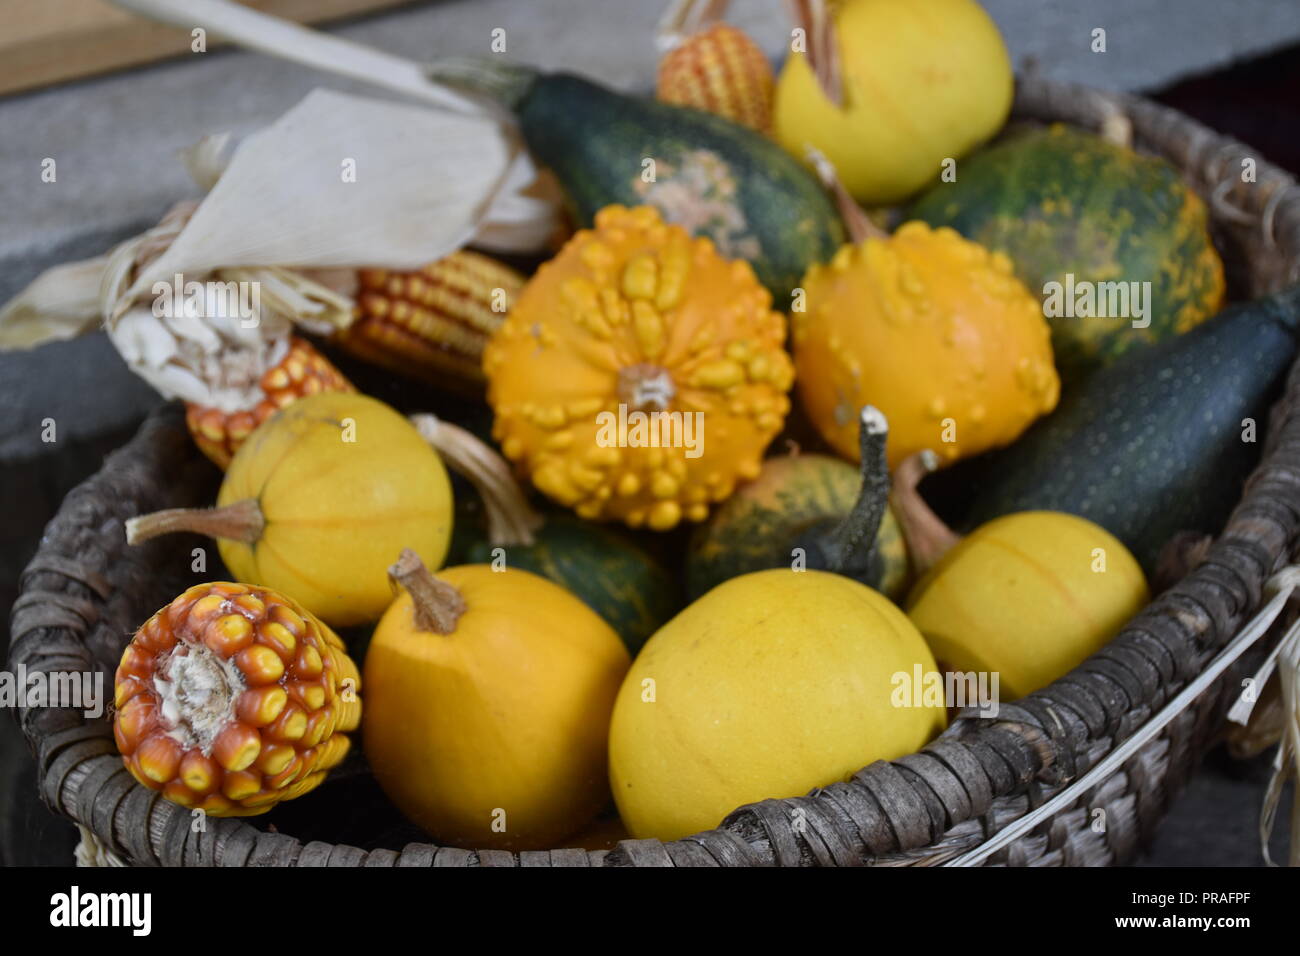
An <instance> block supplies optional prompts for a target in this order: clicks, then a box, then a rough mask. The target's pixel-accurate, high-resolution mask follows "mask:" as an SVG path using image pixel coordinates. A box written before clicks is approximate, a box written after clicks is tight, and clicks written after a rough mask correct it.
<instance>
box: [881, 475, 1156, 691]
mask: <svg viewBox="0 0 1300 956" xmlns="http://www.w3.org/2000/svg"><path fill="white" fill-rule="evenodd" d="M921 458H922V456H918V457H917V458H915V459H909V460H908V461H907V462H905V463H904V465H903V467H902V468H900V469H899V471H898V473H897V475H896V476H895V481H894V507H895V510H896V512H897V513H898V516H899V520H900V522H901V523H902V525H903V531H904V535H905V537H906V538H907V542H908V549H909V552H910V553H911V554H912V557H913V559H914V561H916V562H918V563H919V564H920V565H921V566H922V567H923V568H927V569H926V570H925V573H924V574H923V576H922V577H921V579H920V580H919V581H918V582H917V584H916V586H915V588H913V590H912V593H911V595H910V596H909V598H908V601H907V615H908V617H909V618H911V620H912V623H913V624H915V625H916V627H917V628H918V629H919V630H920V632H921V633H922V634H923V635H924V636H925V639H926V641H927V643H929V645H930V648H931V650H933V651H934V656H935V657H936V658H937V659H938V660H939V662H940V663H941V665H942V666H943V667H945V668H946V669H950V670H954V671H964V672H965V671H975V672H982V673H987V674H993V673H996V674H998V679H999V685H1000V686H999V696H1000V698H1001V699H1002V700H1003V701H1010V700H1014V699H1016V698H1017V697H1023V696H1024V695H1025V694H1028V693H1030V692H1032V691H1035V690H1038V689H1039V688H1041V687H1045V686H1046V685H1047V684H1050V683H1051V682H1052V681H1054V680H1056V679H1057V678H1058V677H1062V676H1064V675H1065V674H1066V673H1068V672H1069V671H1070V670H1072V669H1073V668H1074V667H1076V666H1078V665H1079V664H1081V663H1083V661H1084V659H1085V658H1087V657H1088V656H1089V655H1091V654H1092V653H1093V652H1095V651H1098V650H1100V649H1101V648H1102V647H1103V646H1105V645H1106V643H1107V642H1108V641H1109V640H1110V639H1111V638H1112V637H1114V636H1115V634H1116V633H1117V632H1118V631H1119V630H1120V628H1121V627H1123V626H1124V624H1125V623H1127V622H1128V621H1129V619H1130V618H1132V617H1133V616H1134V615H1135V614H1137V613H1138V611H1140V610H1141V609H1142V608H1143V607H1145V606H1146V603H1147V601H1148V599H1149V594H1148V592H1147V585H1146V579H1145V578H1144V577H1143V575H1142V569H1141V567H1140V566H1139V565H1138V563H1137V559H1136V558H1134V557H1133V555H1132V554H1130V553H1129V551H1128V549H1127V548H1125V547H1124V545H1123V544H1122V543H1121V542H1120V541H1119V539H1118V538H1116V537H1115V536H1114V535H1112V534H1111V533H1110V532H1108V531H1107V530H1106V529H1104V528H1102V527H1100V526H1098V525H1096V524H1093V523H1092V522H1091V521H1087V520H1085V519H1083V518H1079V517H1076V516H1075V515H1071V514H1065V513H1063V512H1059V511H1022V512H1019V513H1017V514H1011V515H1006V516H1004V517H1001V518H996V519H994V520H993V521H989V522H987V523H986V524H983V525H981V526H980V527H979V528H977V529H976V530H974V531H973V532H971V533H970V534H969V535H967V536H966V537H964V538H960V539H959V538H957V537H956V535H954V534H953V533H952V532H951V531H949V530H948V529H947V528H946V527H944V525H943V524H942V523H941V522H940V521H939V519H938V518H937V517H935V515H934V514H933V512H931V511H930V510H929V508H928V507H926V505H925V503H924V502H923V501H922V500H921V498H920V496H919V495H918V494H917V492H916V480H917V478H918V477H919V476H920V474H922V473H923V471H924V465H923V464H922V463H921Z"/></svg>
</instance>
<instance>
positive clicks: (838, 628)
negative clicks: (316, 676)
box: [367, 569, 945, 840]
mask: <svg viewBox="0 0 1300 956" xmlns="http://www.w3.org/2000/svg"><path fill="white" fill-rule="evenodd" d="M918 665H919V666H920V668H921V669H922V671H923V672H924V673H930V672H933V671H934V669H935V664H934V658H933V657H932V656H931V655H930V651H929V649H928V648H927V647H926V646H925V642H924V640H922V638H921V635H920V634H918V633H917V631H916V628H915V627H913V626H912V625H911V623H910V622H909V621H908V620H907V618H906V617H905V616H904V615H903V613H902V612H901V611H900V610H898V608H896V607H895V606H894V605H893V604H891V603H890V602H889V601H888V600H887V599H886V598H884V597H882V596H881V595H880V594H879V593H877V592H876V591H873V590H871V588H868V587H867V586H866V585H863V584H859V583H858V582H856V581H853V580H851V579H849V578H845V577H841V576H839V575H835V574H829V573H826V572H822V571H804V572H795V571H791V570H786V569H776V570H769V571H756V572H754V573H752V574H746V575H742V576H740V577H738V578H732V579H731V580H729V581H726V582H724V583H723V584H721V585H719V586H718V587H716V588H715V589H713V590H712V591H710V592H709V593H708V594H706V595H705V596H704V597H702V598H701V599H700V600H698V601H696V602H695V603H694V604H692V605H691V606H690V607H688V608H687V609H686V610H685V611H683V612H682V613H681V614H679V615H678V616H677V617H675V618H674V619H673V620H672V621H670V622H668V624H666V625H664V627H663V628H662V629H660V631H659V632H658V633H657V634H655V636H654V637H652V638H651V639H650V641H649V643H647V644H646V646H645V647H644V648H643V649H642V651H641V653H640V655H638V657H637V659H636V661H635V663H634V664H633V665H632V669H631V670H630V671H629V672H628V675H627V679H626V680H624V682H623V687H622V689H621V690H620V691H619V695H618V702H617V703H616V704H615V707H614V718H613V721H612V723H611V726H610V741H609V750H610V781H611V784H612V786H613V789H614V798H615V800H616V801H617V803H618V809H619V813H620V814H621V815H622V818H623V822H624V823H625V824H626V825H627V828H628V830H629V831H630V832H631V833H632V834H633V835H634V836H636V837H656V838H658V839H660V840H671V839H676V838H678V837H682V836H686V835H689V834H691V833H695V832H697V831H699V830H704V829H708V828H710V827H714V826H717V825H718V823H719V822H721V820H722V818H723V817H724V816H726V815H727V814H728V813H729V812H731V811H732V810H734V809H735V808H737V807H739V806H741V805H743V804H746V803H752V802H754V801H757V800H762V799H765V798H768V797H792V796H798V795H801V794H804V793H807V792H808V791H809V790H811V789H812V788H813V787H819V786H826V785H827V784H830V783H833V782H835V781H837V780H845V779H847V778H848V777H850V776H851V775H852V774H854V773H856V772H857V771H858V770H860V769H862V768H863V767H865V766H866V765H867V764H869V763H871V762H872V761H875V760H882V759H884V760H888V759H893V758H896V757H901V756H904V755H905V754H908V753H911V752H913V751H915V750H917V749H919V748H920V747H921V746H923V745H924V744H925V743H926V742H927V741H928V740H930V738H931V737H933V736H934V735H935V734H936V733H938V732H939V730H941V729H942V727H943V725H944V719H945V717H944V709H943V707H942V706H924V707H923V706H898V707H896V706H894V702H895V699H896V692H897V691H898V689H899V686H900V684H899V679H898V675H906V678H905V679H909V680H910V679H911V678H912V676H913V674H914V668H915V667H917V666H918ZM368 680H369V677H368V676H367V681H368ZM370 692H371V694H372V695H373V694H374V693H375V691H374V689H373V687H372V688H371V691H370ZM368 699H369V698H368ZM368 706H369V705H368Z"/></svg>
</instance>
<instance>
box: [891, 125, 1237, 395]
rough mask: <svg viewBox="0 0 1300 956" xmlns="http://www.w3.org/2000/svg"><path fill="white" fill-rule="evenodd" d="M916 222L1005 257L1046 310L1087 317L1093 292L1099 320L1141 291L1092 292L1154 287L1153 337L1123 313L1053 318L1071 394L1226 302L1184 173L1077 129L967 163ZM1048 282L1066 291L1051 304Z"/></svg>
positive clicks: (1051, 130)
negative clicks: (1064, 309)
mask: <svg viewBox="0 0 1300 956" xmlns="http://www.w3.org/2000/svg"><path fill="white" fill-rule="evenodd" d="M910 216H911V218H915V219H922V220H924V221H926V222H928V223H929V224H930V225H931V226H951V227H952V228H954V229H956V230H957V231H958V232H959V233H961V234H962V235H963V236H966V237H967V238H968V239H973V240H974V241H976V242H978V243H980V244H981V245H983V246H984V247H985V248H987V249H990V250H994V251H998V252H1002V253H1005V254H1006V255H1007V256H1008V257H1009V258H1010V259H1011V261H1012V263H1013V265H1014V267H1015V271H1016V274H1017V276H1019V278H1020V279H1021V280H1022V281H1023V282H1024V283H1025V284H1026V285H1027V286H1028V287H1029V289H1030V291H1031V292H1033V293H1034V294H1035V295H1041V296H1043V297H1044V310H1045V312H1050V311H1057V312H1058V313H1059V312H1060V311H1061V310H1060V308H1058V307H1061V306H1065V305H1066V304H1067V303H1073V304H1076V305H1082V306H1084V307H1085V308H1086V306H1087V304H1086V302H1084V301H1082V297H1083V296H1086V295H1090V294H1091V295H1094V297H1095V298H1094V303H1093V310H1094V311H1096V310H1099V309H1100V307H1101V303H1102V302H1103V300H1105V301H1110V300H1111V297H1110V295H1109V294H1103V293H1109V292H1111V291H1113V292H1114V293H1115V299H1114V301H1113V304H1114V305H1116V306H1122V302H1123V299H1122V297H1121V296H1122V295H1123V294H1124V293H1125V292H1128V293H1131V292H1132V291H1133V288H1134V287H1132V286H1127V285H1126V286H1123V287H1122V288H1121V287H1118V286H1111V287H1103V288H1102V289H1098V288H1097V287H1095V286H1093V285H1092V284H1094V283H1103V282H1107V283H1115V282H1121V283H1132V282H1150V283H1151V285H1150V287H1149V288H1150V294H1149V296H1145V297H1144V298H1145V300H1146V302H1147V315H1146V318H1145V319H1144V320H1139V321H1149V323H1150V324H1149V325H1147V326H1146V327H1145V328H1138V327H1135V326H1134V324H1133V322H1134V320H1133V318H1130V317H1129V316H1126V315H1119V316H1110V317H1102V316H1099V315H1095V314H1094V315H1093V316H1092V317H1085V316H1082V315H1080V314H1077V313H1078V311H1079V310H1075V311H1074V312H1073V313H1070V314H1064V315H1062V314H1057V315H1052V314H1048V322H1049V323H1050V324H1051V326H1052V348H1053V351H1054V352H1055V355H1056V364H1057V368H1058V370H1059V371H1060V372H1061V376H1062V379H1063V380H1064V381H1065V382H1066V383H1067V384H1068V383H1070V382H1072V381H1075V380H1077V379H1078V378H1080V377H1081V376H1082V375H1083V374H1085V373H1086V372H1088V371H1090V370H1091V369H1093V368H1096V367H1100V366H1104V365H1107V364H1109V363H1110V362H1111V361H1113V360H1114V359H1116V358H1118V357H1119V356H1120V355H1122V354H1124V353H1125V352H1127V351H1128V350H1129V349H1131V348H1134V347H1135V346H1139V345H1145V344H1150V343H1153V342H1158V341H1162V340H1164V339H1168V338H1170V337H1172V336H1174V335H1177V334H1180V333H1182V332H1186V331H1187V330H1188V329H1191V328H1192V327H1194V326H1195V325H1197V324H1199V323H1200V322H1202V321H1204V320H1205V319H1207V318H1209V317H1210V316H1211V315H1213V314H1214V313H1215V312H1217V311H1218V309H1219V307H1220V305H1221V304H1222V301H1223V291H1224V280H1223V264H1222V262H1221V261H1220V259H1219V256H1218V254H1217V253H1216V252H1215V250H1214V246H1213V245H1212V243H1211V242H1210V237H1209V234H1208V232H1207V216H1206V211H1205V204H1204V203H1202V202H1201V200H1200V198H1199V197H1198V196H1197V195H1196V194H1195V193H1194V192H1193V191H1192V190H1191V188H1190V187H1188V185H1187V184H1186V183H1185V182H1183V180H1182V177H1181V176H1180V175H1179V172H1178V170H1177V169H1175V168H1174V167H1173V166H1172V165H1170V164H1169V163H1168V162H1166V161H1165V160H1163V159H1160V158H1158V157H1154V156H1145V155H1141V154H1138V153H1136V152H1134V151H1133V150H1131V149H1128V148H1126V147H1124V146H1120V145H1117V144H1115V143H1112V142H1109V141H1108V140H1106V139H1103V138H1101V137H1099V136H1094V135H1092V134H1090V133H1086V132H1083V131H1081V130H1078V129H1074V128H1071V127H1066V126H1060V125H1056V126H1052V127H1046V128H1043V127H1036V128H1032V129H1029V130H1026V131H1021V132H1018V133H1014V134H1012V135H1010V136H1008V137H1006V138H1005V139H1003V140H1002V141H1000V142H998V143H997V144H995V145H993V146H991V147H988V148H987V149H984V150H982V151H980V152H978V153H976V154H975V155H974V156H972V157H970V158H969V159H964V160H962V161H961V163H960V164H959V165H958V167H957V179H956V181H955V182H951V183H944V182H940V183H938V184H936V185H935V186H933V187H932V188H931V189H930V190H929V191H928V192H927V193H925V194H924V195H922V197H921V198H920V199H918V200H917V201H916V203H915V204H914V205H913V206H912V208H911V211H910ZM1071 276H1072V277H1073V279H1071V278H1069V277H1071ZM1048 283H1060V288H1059V290H1058V289H1052V290H1051V291H1052V293H1053V294H1050V295H1049V293H1048V290H1047V288H1046V287H1047V285H1048ZM1080 283H1084V285H1080ZM1136 288H1138V289H1139V290H1140V289H1141V288H1142V287H1140V286H1139V287H1136ZM1072 293H1073V294H1072ZM1049 305H1052V306H1053V307H1054V308H1053V309H1050V310H1049V308H1048V307H1049ZM1116 311H1120V310H1119V309H1117V310H1116ZM1129 311H1130V312H1132V311H1133V305H1132V303H1131V302H1130V305H1129Z"/></svg>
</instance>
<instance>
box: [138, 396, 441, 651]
mask: <svg viewBox="0 0 1300 956" xmlns="http://www.w3.org/2000/svg"><path fill="white" fill-rule="evenodd" d="M451 524H452V498H451V482H450V481H449V480H448V478H447V470H446V469H445V468H444V467H443V464H442V459H440V458H439V457H438V453H437V452H435V451H434V450H433V449H432V448H431V447H430V446H429V444H428V443H427V442H426V441H425V440H424V438H422V437H421V436H420V433H419V432H418V431H416V430H415V427H414V426H413V425H412V424H411V423H410V422H408V421H407V420H406V419H405V418H403V417H402V416H401V415H400V414H398V413H397V412H396V411H394V410H393V409H392V408H389V407H388V406H387V405H385V404H384V403H383V402H380V401H377V400H376V399H373V398H369V397H367V396H365V395H360V394H355V393H320V394H317V395H310V396H307V397H306V398H300V399H298V400H297V401H295V402H294V403H293V404H291V405H289V406H287V407H286V408H284V409H283V410H281V411H280V412H278V413H276V415H275V416H274V417H272V418H271V419H269V420H268V421H266V422H264V423H263V424H262V425H259V426H258V427H257V429H256V430H255V431H254V432H253V434H252V435H251V436H250V437H249V438H248V439H247V440H246V441H245V442H244V444H243V445H242V446H240V448H239V451H238V452H236V453H235V457H234V459H233V460H232V461H231V463H230V468H229V469H228V470H227V472H226V478H225V481H223V482H222V483H221V490H220V492H219V493H218V495H217V507H216V508H211V509H188V508H180V509H173V510H169V511H160V512H158V513H156V514H152V515H144V516H142V517H139V518H133V519H131V521H129V522H128V523H127V538H128V540H129V541H131V542H132V543H137V542H141V541H144V540H147V539H148V538H151V537H153V536H155V535H158V534H164V533H167V532H171V531H193V532H198V533H200V534H206V535H210V536H212V537H214V538H216V539H217V548H218V550H219V551H220V552H221V559H222V560H223V561H225V563H226V567H227V568H229V569H230V573H231V575H232V576H233V577H234V578H235V579H236V580H238V581H242V582H244V583H246V584H257V585H261V586H263V587H268V588H272V589H274V590H276V591H280V592H282V593H284V594H286V595H289V596H290V597H292V598H293V599H294V600H296V601H298V602H299V603H300V604H302V605H303V606H304V607H305V608H306V609H307V610H309V611H311V612H312V613H313V614H315V615H316V616H317V617H319V618H320V619H321V620H323V621H325V622H326V623H327V624H330V625H332V626H334V627H348V626H351V625H354V624H361V623H364V622H367V621H374V620H377V619H378V618H379V616H380V615H381V614H382V613H383V612H384V609H385V608H387V607H388V605H389V604H390V603H391V602H392V599H393V593H392V589H391V587H390V585H389V583H388V566H389V564H391V563H392V556H393V555H394V554H396V553H397V552H398V551H400V550H401V549H402V548H412V549H414V550H415V551H416V552H417V553H418V554H419V555H420V556H421V557H422V558H423V559H424V560H425V561H426V562H427V563H428V564H429V565H431V566H433V567H441V566H442V562H443V560H444V559H445V558H446V556H447V548H448V546H449V544H450V542H451Z"/></svg>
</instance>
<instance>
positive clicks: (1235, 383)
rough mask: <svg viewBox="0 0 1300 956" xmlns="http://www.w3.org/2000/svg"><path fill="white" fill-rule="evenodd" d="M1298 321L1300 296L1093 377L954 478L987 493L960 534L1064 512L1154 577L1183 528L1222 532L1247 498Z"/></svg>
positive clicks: (1279, 298)
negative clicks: (1009, 517) (1016, 515)
mask: <svg viewBox="0 0 1300 956" xmlns="http://www.w3.org/2000/svg"><path fill="white" fill-rule="evenodd" d="M1298 322H1300V286H1297V287H1293V288H1291V289H1288V290H1286V291H1284V292H1281V293H1278V294H1276V295H1274V296H1269V297H1266V298H1263V299H1259V300H1257V301H1255V302H1249V303H1244V304H1241V305H1236V306H1233V307H1231V308H1229V309H1226V310H1225V311H1223V312H1221V313H1220V314H1219V315H1217V316H1216V317H1214V318H1213V319H1211V320H1210V321H1208V322H1206V323H1204V324H1202V325H1200V326H1197V327H1196V328H1195V329H1193V330H1192V331H1190V332H1188V333H1187V334H1186V335H1182V336H1179V337H1177V338H1175V339H1171V340H1169V341H1166V342H1163V343H1161V344H1159V345H1156V346H1153V347H1151V348H1149V349H1143V350H1140V351H1137V352H1134V353H1132V354H1131V355H1128V356H1126V357H1125V358H1124V359H1122V360H1120V361H1118V362H1116V363H1115V364H1114V365H1112V366H1110V367H1109V368H1106V369H1103V370H1102V371H1100V372H1098V373H1096V374H1095V375H1093V376H1092V377H1090V378H1089V379H1088V380H1087V381H1086V382H1084V383H1083V384H1082V385H1081V386H1079V387H1078V388H1077V389H1076V390H1075V391H1074V392H1073V393H1072V394H1068V395H1067V396H1066V398H1065V399H1064V400H1062V402H1061V405H1060V407H1059V408H1058V409H1057V410H1056V411H1055V412H1054V413H1053V414H1051V415H1049V416H1048V417H1047V418H1045V419H1042V420H1041V421H1039V422H1038V423H1036V424H1035V425H1034V426H1033V427H1031V428H1030V430H1029V431H1028V432H1026V433H1025V435H1024V436H1023V437H1022V438H1021V439H1020V440H1019V441H1018V442H1016V444H1015V445H1013V446H1011V447H1010V448H1007V449H1004V450H1003V451H1000V452H996V453H994V454H993V455H991V456H988V457H987V459H986V460H985V461H984V462H972V463H970V467H969V468H967V469H966V471H965V472H964V473H963V474H961V475H954V476H953V477H955V478H956V479H957V480H969V481H972V482H977V483H978V484H979V488H978V490H977V491H976V494H975V496H974V499H973V504H972V508H971V509H970V511H969V512H968V514H967V515H966V517H965V519H964V520H963V525H964V526H965V527H967V528H973V527H977V526H979V525H981V524H983V523H984V522H985V521H988V520H989V519H991V518H995V517H998V516H1000V515H1004V514H1010V513H1012V512H1016V511H1031V510H1048V511H1067V512H1070V513H1072V514H1076V515H1079V516H1080V517H1083V518H1087V519H1089V520H1090V521H1093V522H1095V523H1097V524H1099V525H1101V526H1102V527H1103V528H1105V529H1107V530H1108V531H1110V532H1111V533H1112V534H1114V535H1115V536H1116V537H1117V538H1119V539H1120V540H1121V541H1123V542H1124V544H1125V545H1126V546H1127V547H1128V548H1129V549H1130V550H1131V551H1132V552H1133V554H1134V556H1135V557H1137V559H1138V561H1139V562H1140V563H1141V564H1142V566H1143V568H1144V569H1145V570H1146V571H1147V573H1148V574H1150V573H1151V572H1152V571H1153V569H1154V567H1155V564H1156V559H1157V557H1158V556H1159V554H1160V550H1161V549H1162V548H1163V547H1164V545H1165V543H1166V542H1167V541H1168V540H1169V539H1170V538H1171V537H1172V536H1173V535H1174V534H1175V533H1176V532H1179V531H1184V530H1186V531H1200V532H1205V533H1209V534H1214V533H1217V532H1218V531H1219V529H1220V528H1221V527H1222V526H1223V522H1224V521H1225V520H1226V519H1227V516H1228V512H1229V511H1230V510H1231V509H1232V507H1233V506H1234V505H1235V503H1236V502H1237V501H1238V500H1239V499H1240V497H1241V490H1242V484H1243V482H1244V481H1245V479H1246V476H1247V475H1248V474H1249V472H1250V470H1251V468H1253V467H1254V465H1255V462H1256V461H1258V459H1259V454H1260V449H1261V448H1262V447H1263V441H1264V430H1265V427H1266V425H1267V415H1268V410H1269V404H1270V402H1272V401H1273V399H1274V398H1275V397H1276V394H1277V392H1278V390H1279V388H1280V386H1281V383H1282V380H1283V378H1284V376H1285V374H1286V370H1287V368H1288V367H1289V366H1290V364H1291V361H1292V359H1293V358H1294V356H1295V352H1296V329H1297V324H1298ZM1246 419H1250V420H1251V422H1253V425H1252V424H1250V423H1247V422H1246V421H1245V420H1246ZM1244 439H1253V441H1247V440H1244ZM963 467H964V466H962V465H959V466H957V468H955V469H953V471H954V472H958V471H959V470H961V469H962V468H963Z"/></svg>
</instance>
